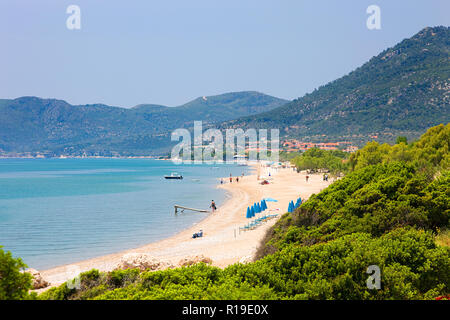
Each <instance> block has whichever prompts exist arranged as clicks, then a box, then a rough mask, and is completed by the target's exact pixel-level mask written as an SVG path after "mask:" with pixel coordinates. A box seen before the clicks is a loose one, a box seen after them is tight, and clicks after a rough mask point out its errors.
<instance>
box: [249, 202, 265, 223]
mask: <svg viewBox="0 0 450 320" xmlns="http://www.w3.org/2000/svg"><path fill="white" fill-rule="evenodd" d="M266 209H267V203H266V200H265V199H263V200H261V202H256V203H254V204H253V205H252V206H251V207H248V208H247V214H246V215H245V217H246V218H247V219H250V218H253V217H254V216H255V215H256V214H257V213H261V212H263V211H264V210H266Z"/></svg>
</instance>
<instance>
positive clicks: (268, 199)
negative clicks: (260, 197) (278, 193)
mask: <svg viewBox="0 0 450 320" xmlns="http://www.w3.org/2000/svg"><path fill="white" fill-rule="evenodd" d="M264 200H265V201H267V202H278V200H276V199H274V198H265V199H264Z"/></svg>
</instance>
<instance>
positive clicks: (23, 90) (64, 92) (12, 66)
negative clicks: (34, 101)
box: [0, 0, 450, 108]
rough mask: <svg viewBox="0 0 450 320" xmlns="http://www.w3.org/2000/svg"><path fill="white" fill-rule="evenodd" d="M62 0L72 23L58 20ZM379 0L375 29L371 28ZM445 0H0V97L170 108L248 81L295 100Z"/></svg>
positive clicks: (438, 21) (444, 8) (444, 13)
mask: <svg viewBox="0 0 450 320" xmlns="http://www.w3.org/2000/svg"><path fill="white" fill-rule="evenodd" d="M70 5H77V6H78V7H79V8H80V12H81V15H80V21H81V28H80V29H72V30H71V29H68V28H67V26H66V21H67V19H68V18H69V16H70V15H71V14H68V13H66V10H67V8H68V7H69V6H70ZM370 5H377V6H378V7H379V8H380V12H381V16H380V17H381V29H379V30H369V29H368V28H367V26H366V21H367V19H368V18H369V16H370V14H367V12H366V10H367V7H368V6H370ZM449 12H450V1H448V0H427V1H417V0H396V1H392V0H370V1H366V0H342V1H337V0H328V1H325V0H322V1H321V0H314V1H312V0H308V1H305V0H292V1H289V0H271V1H269V0H189V1H187V0H164V1H162V0H161V1H152V0H142V1H139V0H128V1H125V0H122V1H117V0H70V1H66V0H52V1H50V0H28V1H25V0H0V98H3V99H5V98H8V99H11V98H17V97H20V96H38V97H42V98H56V99H62V100H66V101H67V102H69V103H71V104H92V103H104V104H108V105H112V106H120V107H127V108H128V107H133V106H135V105H137V104H142V103H153V104H162V105H167V106H177V105H181V104H184V103H186V102H188V101H190V100H193V99H195V98H197V97H200V96H210V95H216V94H221V93H226V92H234V91H245V90H254V91H259V92H263V93H266V94H270V95H273V96H276V97H280V98H284V99H290V100H291V99H295V98H298V97H301V96H303V95H304V94H305V93H308V92H311V91H313V90H314V89H315V88H317V87H319V86H321V85H325V84H326V83H327V82H329V81H332V80H335V79H337V78H339V77H341V76H343V75H345V74H347V73H349V72H350V71H352V70H354V69H355V68H357V67H359V66H361V65H362V64H363V63H365V62H366V61H368V60H369V59H370V58H371V57H373V56H376V55H378V54H379V53H380V52H382V51H383V50H384V49H387V48H388V47H392V46H394V45H395V44H396V43H398V42H400V41H401V40H403V39H405V38H409V37H411V36H413V35H414V34H416V33H417V32H419V31H420V30H421V29H423V28H424V27H427V26H438V25H444V26H449V25H450V14H449Z"/></svg>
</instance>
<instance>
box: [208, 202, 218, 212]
mask: <svg viewBox="0 0 450 320" xmlns="http://www.w3.org/2000/svg"><path fill="white" fill-rule="evenodd" d="M209 207H210V208H211V210H212V212H214V211H216V210H217V207H216V203H215V202H214V200H211V205H210V206H209Z"/></svg>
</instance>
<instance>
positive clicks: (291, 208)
mask: <svg viewBox="0 0 450 320" xmlns="http://www.w3.org/2000/svg"><path fill="white" fill-rule="evenodd" d="M287 211H288V212H292V211H294V207H293V205H292V201H291V202H289V206H288V209H287Z"/></svg>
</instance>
